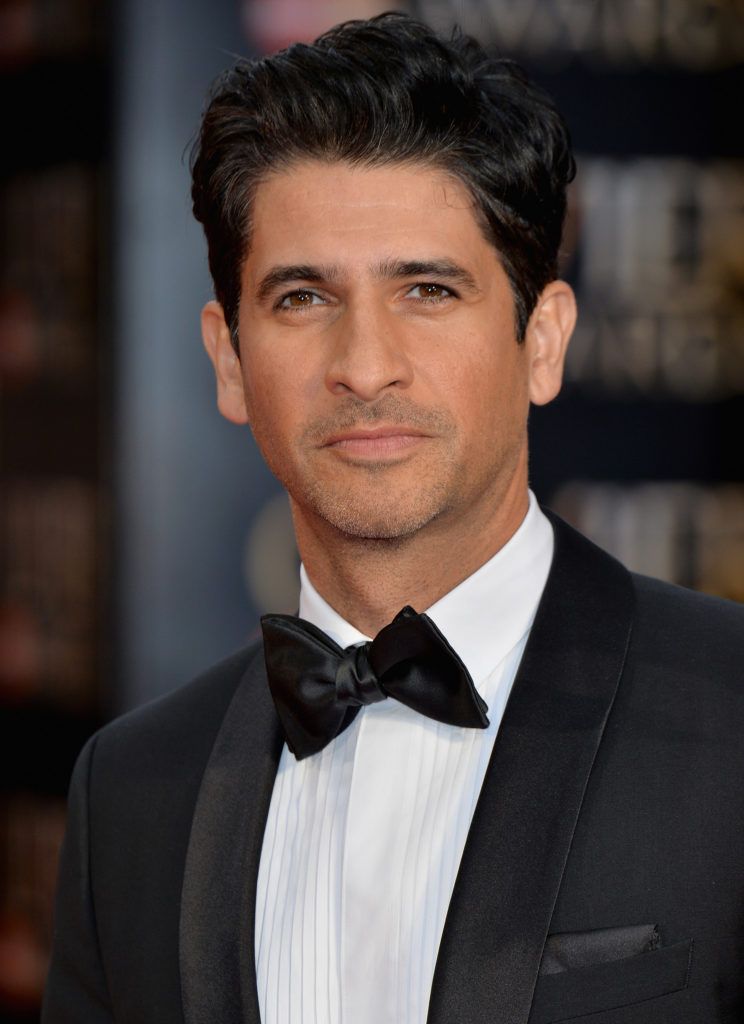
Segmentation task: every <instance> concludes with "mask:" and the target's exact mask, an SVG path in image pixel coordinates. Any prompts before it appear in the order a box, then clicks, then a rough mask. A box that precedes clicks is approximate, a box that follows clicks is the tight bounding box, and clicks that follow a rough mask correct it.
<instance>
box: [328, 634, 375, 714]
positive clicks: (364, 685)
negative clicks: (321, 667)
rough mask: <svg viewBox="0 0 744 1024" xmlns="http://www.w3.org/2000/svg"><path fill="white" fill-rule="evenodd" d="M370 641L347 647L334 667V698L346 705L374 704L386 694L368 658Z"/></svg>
mask: <svg viewBox="0 0 744 1024" xmlns="http://www.w3.org/2000/svg"><path fill="white" fill-rule="evenodd" d="M370 647H371V644H370V643H366V644H357V645H356V646H355V647H347V648H346V650H345V651H344V655H343V657H342V658H341V660H340V661H339V663H338V667H337V668H336V679H335V682H336V699H337V700H338V701H339V703H340V704H344V705H346V706H347V707H359V706H360V705H362V704H376V703H377V702H378V701H380V700H385V698H386V697H387V694H386V693H385V692H384V690H383V689H382V687H381V686H380V681H379V679H378V678H377V674H376V672H375V670H374V669H373V668H372V665H371V663H370V660H369V649H370Z"/></svg>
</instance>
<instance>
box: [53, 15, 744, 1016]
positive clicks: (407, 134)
mask: <svg viewBox="0 0 744 1024" xmlns="http://www.w3.org/2000/svg"><path fill="white" fill-rule="evenodd" d="M193 174H194V186H193V195H194V209H195V213H196V216H197V217H198V219H199V220H200V221H201V222H202V223H203V224H204V227H205V231H206V235H207V240H208V246H209V259H210V268H211V271H212V275H213V278H214V283H215V291H216V301H213V302H210V303H208V304H207V306H206V307H205V309H204V312H203V318H202V327H203V335H204V341H205V344H206V348H207V351H208V353H209V356H210V358H211V360H212V363H213V365H214V368H215V373H216V378H217V394H218V403H219V407H220V410H221V411H222V413H223V414H224V415H225V416H226V417H227V418H228V419H230V420H232V421H234V422H236V423H240V424H245V423H247V424H249V425H250V427H251V429H252V431H253V434H254V436H255V438H256V440H257V442H258V444H259V446H260V447H261V450H262V452H263V454H264V456H265V458H266V460H267V462H268V464H269V466H270V467H271V469H272V470H273V471H274V472H275V474H276V475H277V477H278V478H279V479H280V480H281V481H282V483H283V484H284V485H285V486H286V488H287V491H288V493H289V496H290V501H291V506H292V512H293V517H294V524H295V529H296V535H297V542H298V546H299V550H300V554H301V557H302V562H303V569H302V591H301V599H300V617H299V620H298V619H295V618H294V617H288V616H267V617H266V618H265V619H264V622H263V627H264V642H263V644H262V645H261V644H256V645H253V646H252V647H250V648H248V649H247V650H246V651H243V652H240V653H239V654H237V655H235V656H234V657H233V658H231V659H230V660H229V661H227V662H225V663H223V664H222V665H219V666H217V667H216V668H215V669H213V670H212V671H211V672H209V673H207V675H206V676H205V677H203V678H202V679H200V680H197V681H196V682H195V683H192V684H191V685H190V686H188V687H185V688H184V689H183V690H181V691H180V692H178V693H176V694H174V695H172V696H169V697H167V698H165V699H164V700H161V701H159V702H157V703H155V704H153V705H150V706H148V707H145V708H143V709H140V710H139V711H136V712H134V713H133V714H130V715H128V716H126V717H125V718H123V719H120V720H119V721H118V722H115V723H113V724H112V725H110V726H108V727H107V728H106V729H104V730H103V731H102V732H101V733H100V734H98V735H97V736H96V737H94V738H93V739H92V740H91V741H90V742H89V744H88V746H87V747H86V749H85V751H84V752H83V754H82V755H81V758H80V761H79V764H78V767H77V769H76V773H75V777H74V779H73V783H72V788H71V802H70V825H69V830H68V836H67V839H66V843H65V850H64V855H63V859H62V868H61V876H60V888H59V897H58V908H57V925H56V939H55V948H54V956H53V963H52V968H51V973H50V978H49V985H48V990H47V995H46V1003H45V1011H44V1020H45V1021H46V1022H48V1024H52V1022H59V1024H67V1022H73V1021H75V1022H77V1021H80V1022H83V1021H84V1022H86V1024H98V1022H110V1021H112V1020H116V1021H131V1022H137V1024H150V1022H152V1024H168V1022H176V1021H185V1022H186V1024H196V1022H203V1024H206V1022H209V1024H213V1022H214V1024H216V1022H219V1024H237V1022H258V1021H259V1020H261V1021H263V1022H264V1024H285V1022H290V1024H295V1022H299V1021H304V1022H308V1021H309V1022H314V1024H321V1022H322V1024H336V1022H344V1024H368V1022H369V1024H372V1022H374V1024H403V1022H405V1024H408V1022H412V1024H413V1022H415V1024H423V1022H424V1021H427V1020H428V1021H430V1022H432V1024H445V1022H447V1024H449V1022H457V1024H469V1022H473V1024H474V1022H481V1021H496V1022H499V1024H527V1022H529V1024H546V1022H549V1021H559V1020H560V1021H568V1020H581V1021H583V1022H600V1021H601V1022H603V1024H604V1022H607V1024H627V1022H634V1024H649V1022H653V1024H685V1022H693V1021H694V1022H696V1024H699V1022H703V1021H705V1022H706V1024H708V1022H723V1021H734V1020H739V1019H741V1014H742V1012H743V1011H744V982H743V981H742V977H741V964H742V959H743V957H742V953H743V952H744V948H743V947H744V925H743V921H744V899H743V898H742V897H743V896H744V892H743V889H744V879H743V878H742V869H741V866H742V862H743V860H742V856H743V854H744V837H743V835H742V828H741V812H742V806H741V805H742V802H743V799H744V798H743V797H742V794H743V793H744V784H743V783H744V777H743V776H744V771H742V764H741V757H740V736H741V734H742V730H743V729H744V699H743V694H742V686H741V666H742V664H744V629H743V628H742V627H743V626H744V615H743V614H742V611H741V609H740V608H739V607H737V606H734V605H731V604H726V603H725V602H720V601H715V600H712V599H709V598H705V597H701V596H699V595H694V594H692V593H689V592H686V591H682V590H680V589H677V588H673V587H670V586H667V585H665V584H661V583H658V582H655V581H651V580H647V579H643V578H638V577H632V576H631V575H630V574H629V573H627V572H626V571H625V570H624V569H623V568H622V567H621V566H620V565H618V564H617V563H616V562H615V561H614V560H612V559H611V558H610V557H609V556H607V555H605V554H604V553H603V552H601V551H599V550H598V549H597V548H595V547H594V546H593V545H591V544H590V543H589V542H588V541H586V540H585V539H583V538H582V537H580V536H579V535H578V534H576V533H575V532H574V531H572V530H571V529H570V528H569V527H568V526H566V525H565V524H563V523H562V522H560V521H559V520H558V519H556V518H555V517H553V516H550V517H548V516H547V515H546V514H545V513H543V512H542V511H541V510H540V509H539V507H538V506H537V504H536V502H535V500H534V498H533V497H532V496H531V495H530V493H529V491H528V481H527V415H528V408H529V404H530V402H534V403H537V404H540V403H545V402H548V401H550V400H551V399H552V398H553V397H554V396H555V395H556V394H557V392H558V390H559V388H560V383H561V373H562V367H563V359H564V354H565V350H566V345H567V343H568V340H569V337H570V334H571V330H572V328H573V324H574V319H575V306H574V299H573V295H572V293H571V290H570V289H569V287H568V286H567V285H566V284H565V283H563V282H561V281H559V280H557V277H556V255H557V251H558V246H559V243H560V235H561V226H562V221H563V216H564V211H565V188H566V184H567V182H568V181H569V180H570V178H571V176H572V174H573V160H572V157H571V155H570V148H569V144H568V138H567V134H566V131H565V128H564V126H563V123H562V121H561V119H560V117H559V116H558V115H557V113H556V112H555V110H554V109H553V107H552V106H551V105H550V103H549V102H548V101H547V100H546V99H545V98H544V97H543V96H542V95H541V94H540V93H539V92H538V91H537V90H535V89H534V87H533V86H531V85H530V84H529V83H528V82H527V81H526V79H525V78H524V76H523V75H522V74H521V72H520V71H519V70H518V69H517V68H515V67H514V66H513V65H512V64H510V63H509V62H506V61H503V60H496V59H493V58H489V57H487V56H486V55H485V54H484V53H483V52H482V51H481V50H480V49H479V48H478V47H477V45H476V44H475V43H474V42H472V41H471V40H468V39H464V38H456V39H454V40H453V41H451V42H445V41H442V40H440V39H438V38H437V37H436V36H435V35H434V34H433V33H432V32H431V31H430V30H429V29H427V28H426V27H425V26H423V25H421V24H419V23H417V22H415V21H412V20H410V19H408V18H406V17H403V16H400V15H386V16H383V17H381V18H378V19H374V20H372V21H370V22H357V23H350V24H347V25H344V26H340V27H339V28H337V29H335V30H333V31H332V32H330V33H328V34H327V35H325V36H323V37H321V39H319V40H318V41H317V42H316V43H315V44H314V45H313V46H310V47H306V46H297V47H294V48H292V49H290V50H289V51H286V52H284V53H280V54H277V55H276V56H274V57H271V58H267V59H265V60H263V61H259V62H251V63H241V64H239V65H238V66H237V67H236V68H235V69H234V70H233V71H232V72H230V73H229V74H228V75H226V76H225V78H224V79H223V80H222V81H221V82H220V83H219V84H218V85H217V87H216V89H215V92H214V94H213V96H212V99H211V103H210V105H209V108H208V110H207V112H206V114H205V117H204V122H203V126H202V133H201V138H200V141H199V144H198V150H197V155H196V159H195V162H194V166H193ZM413 609H415V611H414V610H413ZM422 612H426V614H425V615H421V614H417V613H422ZM372 641H373V642H372Z"/></svg>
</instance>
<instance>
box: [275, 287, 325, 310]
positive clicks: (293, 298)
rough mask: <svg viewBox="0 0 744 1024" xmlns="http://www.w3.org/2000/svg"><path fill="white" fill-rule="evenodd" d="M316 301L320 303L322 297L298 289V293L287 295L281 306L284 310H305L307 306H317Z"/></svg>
mask: <svg viewBox="0 0 744 1024" xmlns="http://www.w3.org/2000/svg"><path fill="white" fill-rule="evenodd" d="M316 300H317V302H318V303H319V302H320V301H321V299H320V296H319V295H318V294H317V293H316V292H311V291H308V290H306V289H298V290H297V291H296V292H290V293H289V295H285V296H284V298H283V299H282V300H281V302H280V303H279V305H280V306H281V307H282V308H284V309H304V308H305V307H306V306H314V305H316V304H317V303H316Z"/></svg>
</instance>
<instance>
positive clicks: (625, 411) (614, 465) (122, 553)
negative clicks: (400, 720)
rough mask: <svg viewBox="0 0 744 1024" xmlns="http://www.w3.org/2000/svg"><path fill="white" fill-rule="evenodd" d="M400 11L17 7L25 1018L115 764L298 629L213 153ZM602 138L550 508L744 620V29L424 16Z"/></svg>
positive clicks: (11, 580)
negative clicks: (323, 41)
mask: <svg viewBox="0 0 744 1024" xmlns="http://www.w3.org/2000/svg"><path fill="white" fill-rule="evenodd" d="M395 6H396V4H394V3H391V2H387V3H381V4H380V3H375V2H372V0H358V2H352V0H326V2H322V0H317V2H312V0H253V2H250V0H242V2H241V0H209V2H208V3H207V2H206V0H191V2H186V3H184V2H183V0H126V2H124V0H121V2H118V3H117V2H114V0H109V2H106V0H1V2H0V93H1V94H2V100H3V105H2V109H3V119H4V124H5V131H4V137H5V144H4V147H3V150H4V157H3V162H2V168H1V169H0V229H1V230H0V250H1V252H2V262H1V264H0V482H1V487H2V509H1V511H0V565H2V570H3V571H2V578H1V579H0V758H1V760H2V784H1V787H0V887H1V888H0V1020H2V1021H7V1022H13V1021H31V1020H34V1019H37V1017H38V1003H39V998H40V991H41V985H42V979H43V976H44V972H45V969H46V958H47V949H48V943H49V935H50V907H51V898H52V892H53V887H54V877H55V870H56V857H57V851H58V847H59V843H60V839H61V835H62V830H63V827H64V814H65V805H64V794H65V791H66V788H67V783H68V779H69V773H70V769H71V767H72V763H73V761H74V758H75V755H76V754H77V752H78V750H79V748H80V746H81V744H82V743H83V741H84V739H85V738H86V737H87V736H88V735H89V734H90V732H92V731H93V729H95V728H96V727H97V726H98V725H100V724H101V723H102V722H104V721H105V720H106V719H108V718H110V717H111V716H112V715H114V714H116V713H119V712H121V711H123V710H125V709H127V708H130V707H133V706H135V705H137V704H139V703H141V702H143V701H145V700H148V699H151V698H153V697H155V696H158V695H159V694H162V693H165V692H166V691H168V690H170V689H172V688H173V687H175V686H177V685H179V684H181V683H183V682H185V681H187V680H188V679H189V678H191V677H192V676H193V675H195V674H196V673H197V672H199V671H200V670H201V669H203V668H205V667H207V666H208V665H210V664H211V663H213V662H215V661H216V660H218V659H220V658H221V657H222V656H224V655H225V654H227V653H229V652H230V651H232V650H233V649H235V648H237V647H239V646H241V645H242V644H244V643H245V642H246V641H248V640H249V639H250V638H251V637H252V636H253V635H254V634H255V632H256V626H257V621H258V616H259V615H260V614H261V613H262V612H263V611H264V610H268V609H271V610H273V611H292V610H293V609H294V607H295V601H296V595H297V567H298V560H297V554H296V551H295V548H294V542H293V538H292V533H291V524H290V518H289V511H288V507H287V503H286V499H285V498H284V497H283V495H282V493H281V492H280V490H279V488H278V486H277V484H276V483H275V482H274V481H273V479H272V478H271V477H270V475H269V474H268V472H267V470H266V469H265V468H264V467H263V465H262V463H261V460H260V458H259V456H258V454H257V452H256V450H255V448H254V446H253V443H252V441H251V438H250V436H249V434H248V432H247V431H246V430H240V429H238V428H236V427H232V426H230V425H228V424H227V423H225V422H224V421H222V420H221V419H220V417H219V415H218V413H217V411H216V408H215V406H214V395H213V382H212V371H211V368H210V367H209V365H208V362H207V359H206V356H205V355H204V354H203V351H202V348H201V343H200V339H199V329H198V314H199V309H200V307H201V305H202V304H203V302H204V301H206V300H207V299H208V298H209V297H210V295H211V292H210V282H209V279H208V274H207V265H206V250H205V246H204V243H203V239H202V237H201V235H200V231H199V229H198V227H197V225H196V224H195V223H194V222H193V221H192V218H191V214H190V203H189V176H188V169H187V153H188V146H189V143H190V141H191V139H192V138H193V135H194V133H195V131H196V129H197V126H198V121H199V115H200V111H201V108H202V104H203V99H204V95H205V92H206V89H207V87H208V85H209V83H210V81H211V80H212V78H213V77H214V76H215V75H216V74H217V73H218V72H219V71H220V70H222V69H223V68H225V67H226V66H228V65H229V64H230V63H232V61H233V60H234V57H235V56H236V55H250V54H258V53H262V52H270V51H272V50H276V49H277V48H280V47H282V46H284V45H286V44H288V43H289V42H291V41H293V40H296V39H312V38H314V37H315V36H316V35H317V34H318V33H319V32H321V31H322V30H324V29H325V28H328V27H329V26H330V25H332V24H334V23H336V22H338V21H341V20H344V19H346V18H354V17H367V16H370V15H372V14H375V13H378V12H379V11H381V10H385V9H388V10H389V9H391V8H394V7H395ZM397 6H398V7H399V8H400V9H406V10H409V11H411V12H412V13H414V14H416V15H418V16H420V17H422V18H424V19H425V20H428V21H430V22H431V23H432V24H434V25H435V26H436V27H437V28H439V29H442V30H445V31H447V30H449V29H450V28H451V27H452V25H453V24H455V23H458V24H459V25H460V26H461V27H462V28H463V29H465V30H466V31H468V32H471V33H473V34H475V35H476V36H477V37H478V38H479V39H480V40H481V41H482V42H484V43H486V44H488V45H489V46H492V47H496V48H497V49H498V50H499V51H500V52H502V53H503V54H506V55H513V56H515V57H517V58H518V59H519V60H520V61H521V62H522V63H524V64H525V65H526V66H527V67H528V68H529V69H530V70H531V71H532V73H533V74H534V75H535V76H536V77H537V78H538V80H539V81H541V82H542V83H543V84H544V86H545V87H546V88H547V89H548V90H549V91H550V92H551V93H552V94H553V95H554V96H555V97H556V99H557V100H558V103H559V106H560V107H561V108H562V110H563V111H564V113H565V114H566V116H567V119H568V122H569V125H570V127H571V130H572V134H573V137H574V141H575V145H576V149H577V154H578V160H579V175H578V178H577V180H576V183H575V186H574V187H573V190H572V195H571V215H570V223H569V227H568V230H567V234H566V239H565V245H564V250H565V251H564V275H565V276H566V277H567V278H568V279H569V280H570V281H571V283H572V284H573V285H574V286H575V287H576V290H577V292H578V295H579V300H580V306H581V318H580V322H579V327H578V330H577V334H576V337H575V339H574V342H573V346H572V350H571V356H570V361H569V367H568V381H567V384H566V387H565V389H564V392H563V394H562V396H561V397H560V399H559V400H558V401H556V402H555V403H554V404H553V405H551V406H549V407H547V408H545V409H541V410H537V411H536V412H535V414H534V417H533V421H532V424H531V429H532V447H533V456H532V485H533V488H534V489H535V491H536V492H537V495H538V497H539V498H540V499H541V500H542V501H543V502H545V503H547V504H549V505H551V506H552V507H553V508H554V509H556V510H557V511H558V512H560V513H561V514H563V515H564V516H565V517H566V518H567V519H569V520H570V521H571V522H573V523H574V524H576V525H577V526H578V527H579V528H581V529H583V530H584V531H585V532H586V533H588V534H589V535H590V536H592V537H593V538H595V539H596V540H597V541H598V542H599V543H600V544H602V545H603V546H605V547H606V548H608V549H609V550H611V551H613V552H614V553H616V554H617V555H618V556H619V557H620V558H621V559H622V560H623V561H624V562H625V563H626V564H627V565H628V566H629V567H630V568H633V569H637V570H640V571H642V572H647V573H650V574H652V575H657V576H661V577H664V578H665V579H668V580H672V581H675V582H678V583H682V584H684V585H686V586H691V587H695V588H698V589H701V590H704V591H707V592H709V593H713V594H721V595H724V596H726V597H729V598H733V599H734V600H744V457H743V455H742V445H743V442H744V175H743V174H742V169H743V167H744V162H743V157H744V153H743V152H742V127H741V114H740V111H741V108H742V99H743V98H744V96H743V90H742V83H743V81H744V72H743V70H742V58H743V57H744V13H743V11H742V6H741V3H740V2H739V0H730V2H726V0H718V2H703V0H420V2H413V0H411V2H409V3H399V4H398V5H397Z"/></svg>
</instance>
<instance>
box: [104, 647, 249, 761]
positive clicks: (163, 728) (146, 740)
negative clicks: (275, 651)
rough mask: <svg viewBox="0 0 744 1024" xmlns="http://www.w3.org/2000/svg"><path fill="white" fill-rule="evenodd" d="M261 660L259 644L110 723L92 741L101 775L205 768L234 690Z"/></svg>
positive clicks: (241, 651)
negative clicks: (104, 771)
mask: <svg viewBox="0 0 744 1024" xmlns="http://www.w3.org/2000/svg"><path fill="white" fill-rule="evenodd" d="M260 655H261V644H260V641H256V642H255V643H253V644H251V645H250V646H248V647H245V648H243V649H241V650H240V651H237V652H236V653H235V654H233V655H231V656H230V657H229V658H226V659H224V660H223V661H221V662H219V664H217V665H214V666H213V667H211V668H210V669H208V670H207V671H206V672H203V673H202V674H201V675H199V676H198V677H197V678H196V679H193V680H192V681H191V682H189V683H187V684H185V685H184V686H181V687H179V688H178V689H177V690H174V691H173V692H171V693H168V694H166V695H165V696H163V697H159V698H157V699H156V700H153V701H150V702H149V703H147V704H144V705H142V706H141V707H138V708H135V709H134V710H133V711H129V712H127V713H126V714H123V715H121V716H120V717H119V718H115V719H114V720H113V721H111V722H109V723H108V724H107V725H105V726H104V727H103V728H102V729H100V730H99V732H97V733H96V734H95V736H93V737H92V739H91V740H90V741H89V745H90V746H91V747H92V748H93V747H94V748H95V757H96V764H97V770H101V769H105V767H106V766H109V767H110V768H112V769H113V770H114V771H117V770H118V769H120V768H121V767H122V766H123V765H128V766H129V769H130V771H131V770H134V771H136V772H137V773H139V772H140V770H141V771H142V772H143V773H145V774H150V773H152V772H154V771H157V770H167V768H168V766H169V765H172V764H179V765H180V766H181V768H183V767H185V766H186V765H188V764H191V765H194V767H195V768H196V767H197V766H198V765H203V763H204V762H205V761H206V759H207V758H208V757H209V753H210V751H211V749H212V745H213V743H214V739H215V737H216V735H217V733H218V731H219V729H220V726H221V724H222V721H223V719H224V717H225V714H226V712H227V709H228V707H229V706H230V702H231V701H232V699H233V697H234V695H235V692H236V690H237V689H238V687H239V685H240V683H241V682H242V680H243V678H244V676H245V673H246V671H247V670H248V669H249V668H250V667H251V666H252V664H253V663H254V661H255V660H256V659H257V658H258V657H260ZM197 770H199V769H198V768H197Z"/></svg>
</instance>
